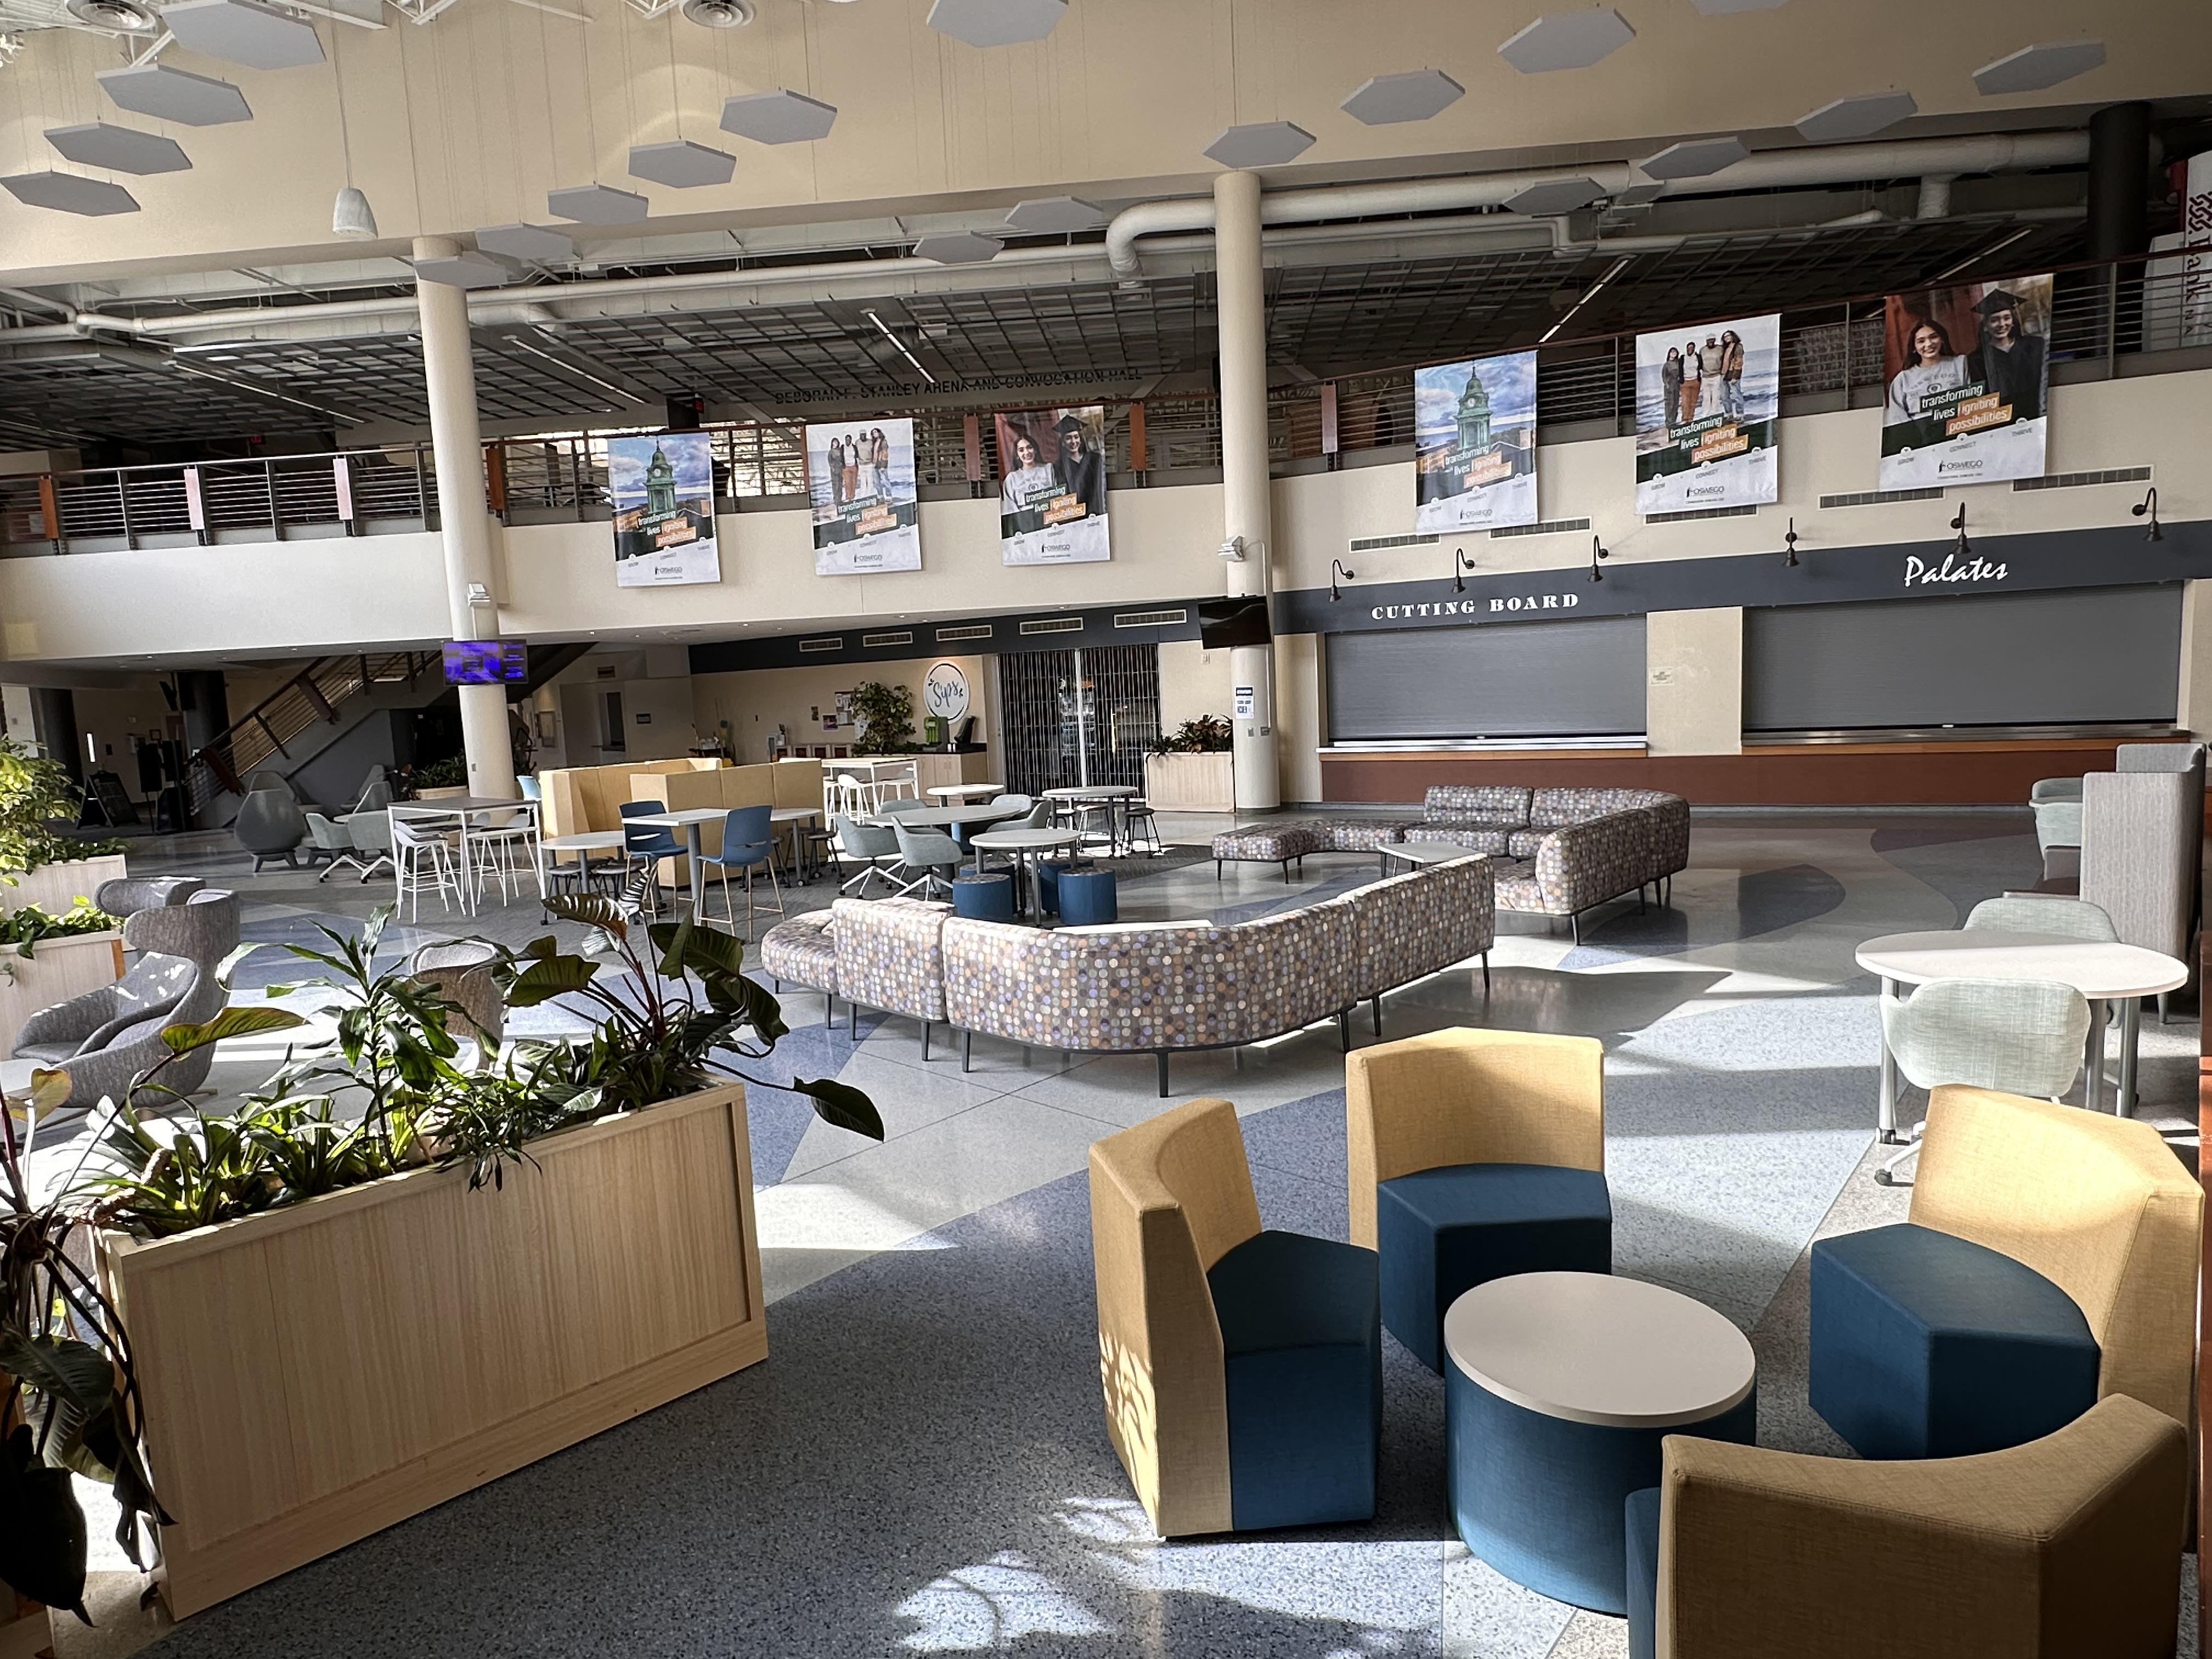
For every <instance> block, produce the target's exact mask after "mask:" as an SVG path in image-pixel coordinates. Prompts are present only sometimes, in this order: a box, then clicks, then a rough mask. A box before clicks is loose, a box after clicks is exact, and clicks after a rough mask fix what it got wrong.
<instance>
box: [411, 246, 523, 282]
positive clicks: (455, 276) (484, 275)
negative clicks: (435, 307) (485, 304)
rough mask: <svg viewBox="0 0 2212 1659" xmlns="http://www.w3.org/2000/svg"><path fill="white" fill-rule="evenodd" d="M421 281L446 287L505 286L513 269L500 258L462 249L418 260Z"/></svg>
mask: <svg viewBox="0 0 2212 1659" xmlns="http://www.w3.org/2000/svg"><path fill="white" fill-rule="evenodd" d="M415 275H416V279H417V280H418V281H421V282H425V283H440V284H441V285H442V286H444V287H447V288H504V287H505V286H506V285H507V283H511V282H513V280H514V275H515V274H514V272H513V270H510V269H508V268H507V266H506V265H504V264H501V263H500V261H498V260H497V259H494V258H489V257H488V256H486V255H484V254H482V253H469V252H461V253H455V254H452V255H449V256H447V257H446V258H437V259H417V260H416V261H415Z"/></svg>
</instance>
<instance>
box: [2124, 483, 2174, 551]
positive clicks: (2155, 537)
mask: <svg viewBox="0 0 2212 1659" xmlns="http://www.w3.org/2000/svg"><path fill="white" fill-rule="evenodd" d="M2128 511H2129V512H2130V513H2132V514H2133V515H2134V516H2135V517H2136V518H2138V519H2140V518H2142V516H2143V515H2144V514H2145V513H2148V514H2149V515H2150V528H2149V529H2148V530H2146V531H2144V532H2143V539H2144V540H2145V541H2147V542H2162V541H2164V540H2165V539H2166V532H2164V531H2163V530H2160V528H2159V527H2158V486H2157V485H2156V484H2153V485H2152V486H2151V487H2150V489H2148V491H2146V492H2145V494H2144V495H2143V498H2142V500H2141V501H2137V502H2136V504H2135V505H2134V506H2133V507H2130V508H2129V509H2128Z"/></svg>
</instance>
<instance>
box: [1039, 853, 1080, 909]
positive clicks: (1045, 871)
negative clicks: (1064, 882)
mask: <svg viewBox="0 0 2212 1659" xmlns="http://www.w3.org/2000/svg"><path fill="white" fill-rule="evenodd" d="M1074 867H1075V866H1073V864H1070V863H1069V862H1068V861H1067V860H1066V859H1039V860H1037V863H1036V890H1037V913H1038V914H1039V915H1047V916H1050V915H1058V914H1059V913H1060V878H1061V877H1062V876H1064V875H1066V873H1067V872H1069V871H1070V870H1073V868H1074Z"/></svg>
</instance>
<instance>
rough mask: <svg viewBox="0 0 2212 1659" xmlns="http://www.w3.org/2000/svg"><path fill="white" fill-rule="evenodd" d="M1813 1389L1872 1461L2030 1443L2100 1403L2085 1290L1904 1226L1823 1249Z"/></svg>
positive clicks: (1832, 1419) (1817, 1271)
mask: <svg viewBox="0 0 2212 1659" xmlns="http://www.w3.org/2000/svg"><path fill="white" fill-rule="evenodd" d="M1812 1296H1813V1352H1812V1371H1811V1376H1810V1386H1809V1389H1808V1393H1809V1395H1810V1396H1811V1403H1812V1407H1813V1409H1814V1411H1816V1412H1818V1413H1820V1415H1821V1416H1822V1417H1824V1418H1825V1419H1827V1422H1828V1425H1829V1426H1830V1427H1832V1429H1834V1430H1835V1431H1836V1432H1837V1433H1838V1434H1839V1435H1841V1436H1843V1437H1844V1440H1845V1441H1847V1442H1848V1443H1850V1448H1851V1449H1852V1450H1854V1451H1856V1452H1857V1453H1858V1455H1860V1456H1862V1457H1875V1458H1910V1457H1967V1456H1971V1455H1973V1454H1975V1453H1977V1452H1988V1451H2002V1450H2003V1449H2005V1448H2006V1447H2008V1446H2020V1445H2025V1444H2027V1442H2029V1441H2031V1440H2039V1439H2041V1438H2042V1437H2044V1436H2045V1435H2046V1434H2050V1433H2051V1432H2053V1431H2056V1430H2058V1429H2063V1428H2064V1427H2065V1426H2066V1425H2068V1424H2069V1423H2071V1422H2072V1421H2073V1420H2074V1419H2075V1418H2077V1417H2079V1416H2080V1415H2081V1413H2083V1412H2086V1411H2087V1410H2088V1409H2089V1407H2092V1406H2093V1405H2095V1404H2096V1403H2097V1377H2098V1372H2099V1369H2100V1364H2101V1363H2102V1358H2103V1357H2102V1355H2101V1354H2100V1352H2099V1350H2098V1347H2097V1340H2096V1339H2095V1338H2094V1337H2093V1336H2092V1335H2090V1334H2089V1322H2088V1321H2087V1320H2086V1319H2084V1318H2083V1317H2082V1316H2081V1309H2080V1308H2078V1307H2076V1306H2075V1303H2074V1299H2073V1298H2072V1297H2069V1296H2068V1295H2067V1294H2066V1292H2065V1291H2062V1290H2060V1289H2059V1288H2058V1286H2057V1285H2054V1284H2052V1283H2051V1281H2050V1280H2049V1279H2045V1277H2044V1276H2043V1275H2042V1274H2041V1273H2037V1272H2036V1271H2035V1270H2034V1269H2033V1267H2028V1266H2027V1265H2026V1264H2025V1263H2022V1262H2019V1261H2014V1260H2013V1259H2012V1258H2011V1257H2010V1256H2008V1255H2003V1254H2002V1253H2001V1252H1999V1251H1996V1250H1992V1249H1990V1248H1989V1247H1988V1246H1987V1245H1984V1244H1977V1243H1973V1242H1972V1240H1971V1239H1965V1238H1959V1237H1954V1235H1952V1234H1950V1233H1946V1232H1938V1231H1936V1229H1934V1228H1932V1227H1917V1226H1915V1225H1912V1224H1911V1222H1901V1223H1899V1224H1898V1225H1895V1226H1892V1227H1875V1228H1871V1229H1869V1231H1865V1232H1857V1233H1845V1234H1844V1235H1843V1236H1842V1237H1838V1238H1824V1239H1822V1240H1821V1241H1820V1243H1817V1244H1815V1245H1814V1247H1813V1273H1812Z"/></svg>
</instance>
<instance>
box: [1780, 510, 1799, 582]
mask: <svg viewBox="0 0 2212 1659" xmlns="http://www.w3.org/2000/svg"><path fill="white" fill-rule="evenodd" d="M1782 549H1783V557H1782V564H1783V568H1784V569H1789V570H1794V569H1796V568H1797V566H1798V563H1799V562H1800V561H1799V560H1798V557H1797V520H1796V519H1794V518H1793V519H1791V520H1790V528H1789V530H1788V531H1786V532H1784V535H1783V538H1782Z"/></svg>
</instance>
